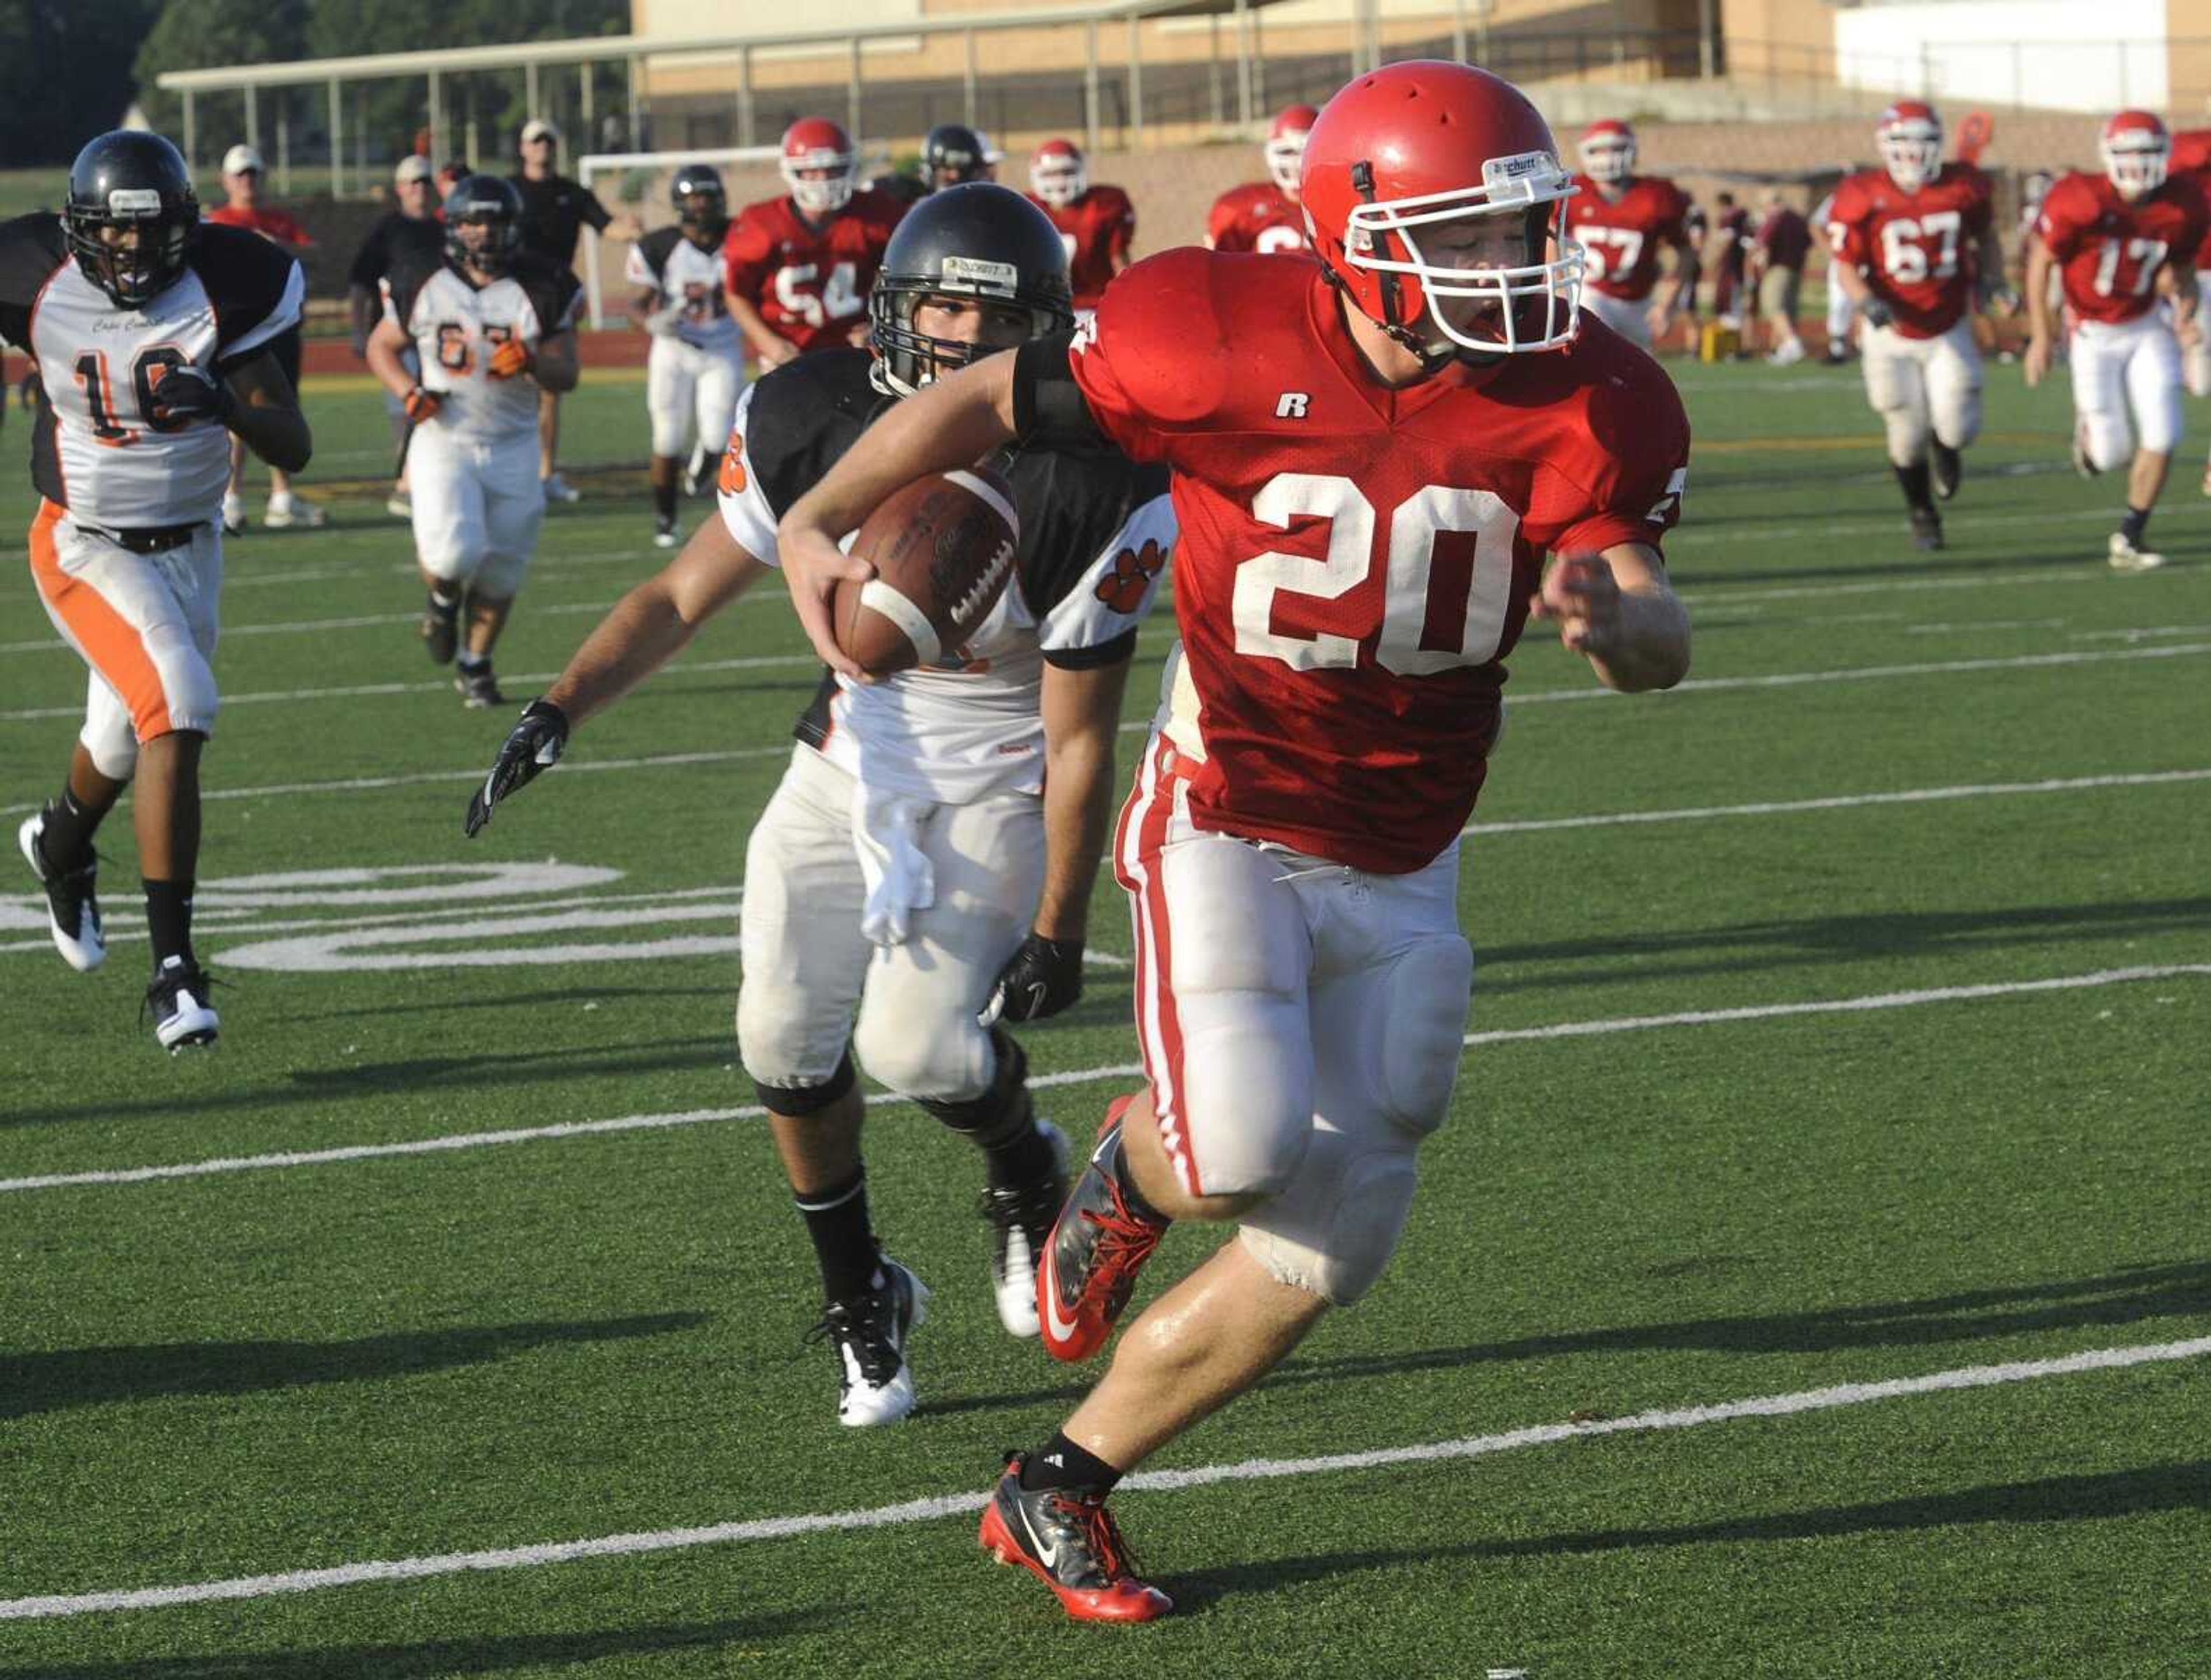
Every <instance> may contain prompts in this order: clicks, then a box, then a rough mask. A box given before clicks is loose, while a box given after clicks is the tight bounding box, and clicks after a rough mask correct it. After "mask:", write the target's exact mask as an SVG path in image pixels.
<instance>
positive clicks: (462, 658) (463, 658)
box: [453, 647, 491, 670]
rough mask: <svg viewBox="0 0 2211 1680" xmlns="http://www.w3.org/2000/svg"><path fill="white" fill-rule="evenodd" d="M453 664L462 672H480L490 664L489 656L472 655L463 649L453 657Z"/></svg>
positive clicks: (481, 654)
mask: <svg viewBox="0 0 2211 1680" xmlns="http://www.w3.org/2000/svg"><path fill="white" fill-rule="evenodd" d="M453 663H454V664H457V665H458V666H459V667H460V668H461V669H462V670H484V669H485V668H486V667H487V666H488V665H489V664H491V655H490V654H488V653H473V652H469V650H468V649H467V648H465V647H464V648H463V649H462V650H461V651H460V652H458V653H457V654H455V655H454V656H453Z"/></svg>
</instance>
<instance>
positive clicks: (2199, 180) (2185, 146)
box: [2168, 128, 2211, 496]
mask: <svg viewBox="0 0 2211 1680" xmlns="http://www.w3.org/2000/svg"><path fill="white" fill-rule="evenodd" d="M2168 167H2169V168H2170V170H2171V172H2172V173H2173V174H2176V175H2187V176H2190V177H2192V178H2193V179H2195V182H2196V185H2197V186H2199V187H2201V188H2202V190H2203V193H2204V197H2205V199H2206V201H2207V202H2211V128H2191V129H2183V130H2180V132H2178V134H2176V135H2174V136H2172V161H2171V163H2170V165H2169V166H2168ZM2190 261H2191V262H2192V263H2193V264H2195V268H2196V294H2197V296H2198V297H2199V298H2200V297H2201V296H2202V291H2203V284H2204V282H2205V281H2206V279H2207V278H2211V234H2206V235H2205V237H2204V240H2203V243H2202V245H2200V246H2197V247H2196V253H2195V255H2194V256H2193V257H2192V258H2190ZM2180 371H2181V376H2182V379H2183V381H2184V383H2185V384H2186V385H2187V387H2188V394H2189V395H2190V396H2191V397H2211V333H2205V332H2200V331H2199V332H2197V333H2196V334H2195V335H2194V337H2192V338H2190V341H2189V342H2188V343H2185V344H2184V345H2182V346H2181V358H2180ZM2203 494H2205V495H2207V496H2211V462H2206V463H2205V464H2204V468H2203Z"/></svg>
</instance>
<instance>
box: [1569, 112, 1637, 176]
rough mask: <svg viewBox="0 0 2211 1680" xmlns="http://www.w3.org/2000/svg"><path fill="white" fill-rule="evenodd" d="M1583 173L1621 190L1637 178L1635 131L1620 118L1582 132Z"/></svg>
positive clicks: (1600, 121) (1605, 119)
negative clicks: (1625, 183) (1624, 184)
mask: <svg viewBox="0 0 2211 1680" xmlns="http://www.w3.org/2000/svg"><path fill="white" fill-rule="evenodd" d="M1579 150H1580V152H1581V159H1582V173H1584V175H1587V176H1588V177H1589V178H1590V179H1591V180H1593V181H1601V182H1602V183H1603V184H1604V185H1607V186H1617V185H1620V182H1622V181H1625V180H1629V179H1633V177H1634V174H1635V130H1633V129H1632V128H1630V127H1629V126H1628V125H1627V124H1626V123H1623V122H1621V121H1620V118H1617V117H1601V118H1598V119H1597V120H1596V122H1594V123H1591V124H1590V125H1589V126H1588V127H1587V128H1585V129H1584V130H1582V138H1581V145H1580V148H1579Z"/></svg>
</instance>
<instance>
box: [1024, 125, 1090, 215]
mask: <svg viewBox="0 0 2211 1680" xmlns="http://www.w3.org/2000/svg"><path fill="white" fill-rule="evenodd" d="M1089 190H1090V167H1089V166H1088V165H1087V164H1086V163H1085V162H1083V161H1082V148H1081V147H1080V146H1078V145H1076V144H1075V143H1074V142H1073V141H1072V140H1047V141H1045V143H1044V144H1043V145H1041V146H1039V147H1038V148H1037V149H1036V150H1035V151H1033V152H1032V153H1030V154H1029V191H1031V192H1033V193H1034V194H1036V196H1037V197H1039V198H1041V199H1043V200H1044V202H1045V203H1047V204H1050V205H1052V206H1054V207H1055V208H1057V207H1059V206H1062V205H1066V204H1072V203H1074V202H1075V200H1076V199H1078V198H1080V197H1082V195H1083V194H1084V193H1086V192H1087V191H1089Z"/></svg>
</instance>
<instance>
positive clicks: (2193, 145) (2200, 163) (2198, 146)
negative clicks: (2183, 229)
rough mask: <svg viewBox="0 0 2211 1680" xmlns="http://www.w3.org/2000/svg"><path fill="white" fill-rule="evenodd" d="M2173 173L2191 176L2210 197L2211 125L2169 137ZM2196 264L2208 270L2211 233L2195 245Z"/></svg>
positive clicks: (2168, 168)
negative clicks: (2170, 140)
mask: <svg viewBox="0 0 2211 1680" xmlns="http://www.w3.org/2000/svg"><path fill="white" fill-rule="evenodd" d="M2166 169H2167V170H2168V171H2169V172H2170V173H2172V174H2175V175H2193V176H2194V177H2195V178H2196V185H2198V186H2200V187H2202V189H2203V190H2204V196H2205V197H2207V198H2211V128H2184V129H2183V130H2180V131H2179V132H2178V134H2176V135H2174V136H2172V160H2171V161H2170V162H2168V163H2167V164H2166ZM2195 262H2196V267H2197V268H2198V269H2211V234H2208V235H2206V236H2205V238H2204V240H2203V243H2202V245H2200V246H2196V258H2195Z"/></svg>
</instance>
